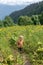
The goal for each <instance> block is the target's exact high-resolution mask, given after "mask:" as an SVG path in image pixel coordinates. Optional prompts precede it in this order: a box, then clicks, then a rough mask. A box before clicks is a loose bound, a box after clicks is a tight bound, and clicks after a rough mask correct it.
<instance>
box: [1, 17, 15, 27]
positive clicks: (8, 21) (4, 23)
mask: <svg viewBox="0 0 43 65" xmlns="http://www.w3.org/2000/svg"><path fill="white" fill-rule="evenodd" d="M13 25H15V24H14V22H13V20H12V19H11V17H9V16H6V17H5V19H4V20H0V28H2V27H8V26H13Z"/></svg>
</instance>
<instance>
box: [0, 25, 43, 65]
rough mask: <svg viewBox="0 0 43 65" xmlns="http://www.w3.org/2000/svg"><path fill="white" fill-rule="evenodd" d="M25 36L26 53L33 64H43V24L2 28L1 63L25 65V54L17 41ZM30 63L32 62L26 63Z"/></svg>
mask: <svg viewBox="0 0 43 65" xmlns="http://www.w3.org/2000/svg"><path fill="white" fill-rule="evenodd" d="M21 34H22V35H23V36H24V41H25V43H24V47H23V49H24V53H25V55H26V57H28V62H30V63H31V65H43V26H12V27H6V28H1V29H0V65H24V63H26V61H25V60H24V59H25V58H24V57H25V55H24V54H20V52H18V48H17V45H16V43H15V42H16V41H17V39H18V36H19V35H21ZM25 65H30V64H25Z"/></svg>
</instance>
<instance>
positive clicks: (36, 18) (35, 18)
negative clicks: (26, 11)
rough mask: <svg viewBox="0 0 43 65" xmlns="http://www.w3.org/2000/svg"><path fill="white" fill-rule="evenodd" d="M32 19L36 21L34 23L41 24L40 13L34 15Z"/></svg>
mask: <svg viewBox="0 0 43 65" xmlns="http://www.w3.org/2000/svg"><path fill="white" fill-rule="evenodd" d="M31 19H32V21H33V22H34V25H40V21H39V18H38V15H34V16H32V17H31Z"/></svg>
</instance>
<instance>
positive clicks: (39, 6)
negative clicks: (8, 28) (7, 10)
mask: <svg viewBox="0 0 43 65" xmlns="http://www.w3.org/2000/svg"><path fill="white" fill-rule="evenodd" d="M42 12H43V1H42V2H38V3H34V4H30V5H29V6H27V7H25V8H24V9H22V10H19V11H15V12H13V13H11V14H10V17H11V18H12V19H13V20H14V22H15V23H17V21H18V18H19V17H20V16H32V15H39V14H41V13H42Z"/></svg>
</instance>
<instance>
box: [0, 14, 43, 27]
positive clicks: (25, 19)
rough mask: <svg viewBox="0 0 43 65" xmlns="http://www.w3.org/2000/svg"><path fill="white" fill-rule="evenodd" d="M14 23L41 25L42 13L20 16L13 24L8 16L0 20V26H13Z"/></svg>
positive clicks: (42, 22) (42, 23) (42, 21)
mask: <svg viewBox="0 0 43 65" xmlns="http://www.w3.org/2000/svg"><path fill="white" fill-rule="evenodd" d="M14 25H20V26H22V25H25V26H26V25H43V13H42V14H40V15H32V16H31V17H29V16H20V17H19V18H18V22H17V23H16V24H15V22H14V21H13V19H12V18H11V17H10V16H6V17H5V18H4V20H0V27H7V26H14Z"/></svg>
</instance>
